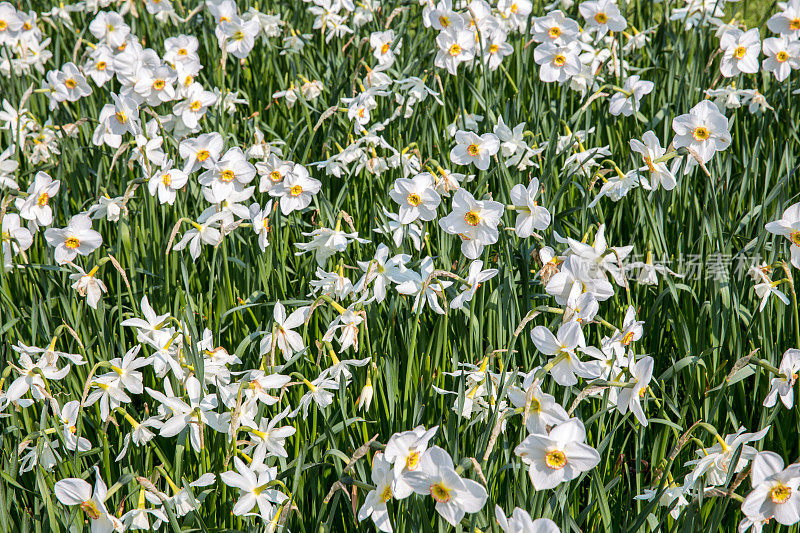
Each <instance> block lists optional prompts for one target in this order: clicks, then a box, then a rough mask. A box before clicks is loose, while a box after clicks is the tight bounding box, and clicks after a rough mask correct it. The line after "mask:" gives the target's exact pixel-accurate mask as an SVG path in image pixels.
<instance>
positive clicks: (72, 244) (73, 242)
mask: <svg viewBox="0 0 800 533" xmlns="http://www.w3.org/2000/svg"><path fill="white" fill-rule="evenodd" d="M80 244H81V241H80V240H78V238H77V237H68V238H67V240H66V241H64V245H65V246H66V247H67V248H71V249H73V250H74V249H75V248H77V247H78V246H80Z"/></svg>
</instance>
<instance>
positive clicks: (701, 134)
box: [692, 126, 711, 142]
mask: <svg viewBox="0 0 800 533" xmlns="http://www.w3.org/2000/svg"><path fill="white" fill-rule="evenodd" d="M692 137H694V140H695V141H700V142H703V141H705V140H706V139H708V138H709V137H711V132H709V131H708V128H706V127H705V126H697V127H696V128H695V129H694V131H693V132H692Z"/></svg>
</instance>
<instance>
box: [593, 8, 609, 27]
mask: <svg viewBox="0 0 800 533" xmlns="http://www.w3.org/2000/svg"><path fill="white" fill-rule="evenodd" d="M594 20H595V21H596V22H597V23H598V24H605V23H606V22H608V15H606V14H605V13H604V12H603V11H601V12H599V13H598V14H597V15H595V16H594Z"/></svg>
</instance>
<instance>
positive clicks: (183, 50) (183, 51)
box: [178, 48, 189, 56]
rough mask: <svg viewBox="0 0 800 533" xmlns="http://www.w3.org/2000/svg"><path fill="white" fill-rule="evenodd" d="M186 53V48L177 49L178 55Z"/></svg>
mask: <svg viewBox="0 0 800 533" xmlns="http://www.w3.org/2000/svg"><path fill="white" fill-rule="evenodd" d="M188 53H189V52H187V51H186V48H181V49H180V50H178V55H179V56H185V55H186V54H188Z"/></svg>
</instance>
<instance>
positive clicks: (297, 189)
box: [289, 185, 303, 196]
mask: <svg viewBox="0 0 800 533" xmlns="http://www.w3.org/2000/svg"><path fill="white" fill-rule="evenodd" d="M289 194H291V195H292V196H300V195H301V194H303V187H301V186H300V185H292V186H291V188H290V189H289Z"/></svg>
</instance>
